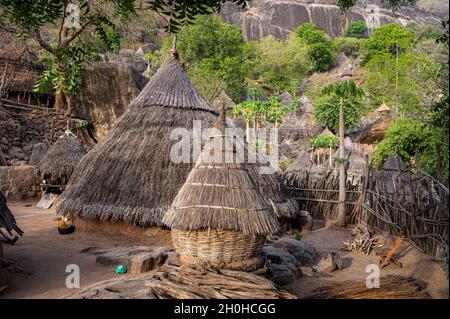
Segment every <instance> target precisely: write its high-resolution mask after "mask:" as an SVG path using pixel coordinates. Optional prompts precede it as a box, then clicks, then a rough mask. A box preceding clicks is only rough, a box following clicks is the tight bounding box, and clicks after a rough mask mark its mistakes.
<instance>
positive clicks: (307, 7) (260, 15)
mask: <svg viewBox="0 0 450 319" xmlns="http://www.w3.org/2000/svg"><path fill="white" fill-rule="evenodd" d="M336 3H337V1H336V0H281V1H280V0H258V1H250V2H248V4H247V6H246V8H245V9H241V8H239V7H238V6H236V5H234V4H231V3H229V4H226V5H225V6H224V7H223V9H222V10H221V13H220V15H221V16H222V18H223V19H224V20H225V21H226V22H228V23H231V24H234V25H237V26H239V27H240V28H241V29H242V31H243V34H244V37H245V39H246V40H258V39H260V38H262V37H264V36H267V35H273V36H275V37H285V36H286V35H287V34H289V33H290V32H292V31H293V30H295V29H296V28H297V27H298V26H299V25H300V24H302V23H305V22H313V23H315V24H316V25H317V27H318V28H319V29H320V30H323V31H325V32H326V33H327V34H328V35H329V36H340V35H342V34H343V32H344V31H345V29H346V27H347V25H348V23H349V22H350V21H355V20H366V21H369V19H370V18H371V13H370V12H369V10H366V4H365V3H364V1H360V2H359V5H358V6H356V7H354V8H352V9H351V10H348V11H347V12H346V13H341V11H340V9H339V7H338V6H336ZM370 3H371V4H377V5H378V6H379V7H380V11H379V22H380V24H386V23H390V22H395V23H398V24H400V25H406V24H407V23H408V22H410V21H415V22H417V23H421V24H429V23H430V24H439V23H440V18H439V17H437V16H435V15H433V14H430V13H426V12H424V11H422V10H419V9H417V8H412V7H407V8H402V9H400V10H398V12H396V13H393V12H392V11H390V10H388V9H385V8H383V7H382V4H381V3H380V1H379V0H374V1H370Z"/></svg>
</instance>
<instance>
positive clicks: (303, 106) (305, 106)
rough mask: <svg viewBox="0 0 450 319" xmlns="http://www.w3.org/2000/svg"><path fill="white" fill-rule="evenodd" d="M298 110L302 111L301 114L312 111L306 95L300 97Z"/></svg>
mask: <svg viewBox="0 0 450 319" xmlns="http://www.w3.org/2000/svg"><path fill="white" fill-rule="evenodd" d="M300 111H302V113H303V114H306V113H312V111H313V105H312V103H311V100H310V99H309V98H308V97H307V96H306V95H302V96H301V97H300Z"/></svg>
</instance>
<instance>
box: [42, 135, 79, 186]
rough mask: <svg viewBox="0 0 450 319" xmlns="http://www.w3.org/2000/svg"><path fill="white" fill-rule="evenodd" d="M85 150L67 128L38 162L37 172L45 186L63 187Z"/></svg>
mask: <svg viewBox="0 0 450 319" xmlns="http://www.w3.org/2000/svg"><path fill="white" fill-rule="evenodd" d="M86 153H87V151H86V149H85V148H84V146H83V144H81V143H80V141H79V140H78V139H77V137H76V136H75V135H74V134H73V133H72V132H70V131H69V130H67V131H66V132H65V133H64V134H63V135H61V136H60V137H59V138H58V140H57V141H56V142H55V143H54V144H53V145H52V146H51V147H50V148H49V149H48V151H47V152H46V153H45V155H44V157H43V158H42V160H41V161H40V162H39V165H38V167H39V172H40V174H41V178H42V181H43V184H45V185H47V187H56V188H58V187H59V188H61V189H64V186H65V185H67V183H68V182H69V179H70V177H71V176H72V173H73V172H74V170H75V168H76V167H77V165H78V163H79V162H80V160H81V159H82V158H83V156H84V155H86Z"/></svg>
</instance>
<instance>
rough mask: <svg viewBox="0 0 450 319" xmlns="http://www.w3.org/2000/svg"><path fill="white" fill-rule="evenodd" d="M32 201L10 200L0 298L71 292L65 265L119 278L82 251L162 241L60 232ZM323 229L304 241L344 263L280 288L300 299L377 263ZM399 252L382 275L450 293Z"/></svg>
mask: <svg viewBox="0 0 450 319" xmlns="http://www.w3.org/2000/svg"><path fill="white" fill-rule="evenodd" d="M35 204H36V203H35V202H11V203H8V206H9V207H10V209H11V210H12V212H13V214H14V215H15V217H16V220H17V222H18V224H19V226H20V227H21V228H22V229H23V230H24V232H25V234H24V236H23V237H22V238H20V239H19V241H17V243H16V244H15V245H13V246H9V245H5V246H4V258H5V259H6V261H7V263H9V264H10V265H8V266H7V267H5V268H3V269H2V270H1V272H0V286H1V285H5V284H6V285H7V286H8V289H7V290H6V292H5V293H3V294H1V295H0V298H61V297H64V296H65V295H68V294H70V293H73V289H67V288H66V287H65V280H66V276H67V275H68V273H66V272H65V270H66V266H67V265H69V264H77V265H78V266H79V267H80V273H81V276H80V277H81V287H84V286H86V285H89V284H92V283H95V282H98V281H101V280H106V279H110V278H114V277H116V276H118V275H117V274H115V272H114V270H115V269H114V267H112V266H101V265H98V264H96V263H95V256H93V255H91V254H84V253H81V250H82V249H84V248H86V247H90V246H95V247H100V248H108V247H113V246H123V245H132V244H133V245H136V244H139V245H140V244H143V245H152V244H155V245H160V244H161V242H160V240H158V239H156V238H155V239H154V240H153V239H151V238H149V239H145V240H144V239H142V238H130V237H125V236H119V235H115V236H105V235H98V234H93V233H84V232H77V231H75V233H73V234H70V235H64V236H62V235H59V234H58V232H57V229H56V225H57V221H56V214H55V211H54V210H53V209H50V210H42V209H38V208H36V206H35ZM321 227H322V225H321V224H320V223H319V222H316V226H315V228H316V230H314V231H313V232H311V233H309V234H305V235H304V236H303V238H302V240H303V241H305V242H307V243H309V244H311V245H312V246H313V247H314V248H315V249H316V250H317V252H318V253H319V254H320V255H321V256H324V255H326V254H327V253H329V252H337V253H339V255H340V256H341V257H342V259H343V262H344V265H343V266H344V269H342V270H340V271H336V272H333V273H332V275H331V276H330V277H327V278H312V277H302V278H300V279H299V280H298V281H297V282H296V283H294V284H292V285H289V286H287V287H284V288H286V289H287V290H289V291H291V292H293V293H295V294H296V295H297V296H299V298H302V297H305V296H307V295H308V293H310V292H311V291H312V290H313V289H315V288H317V287H321V286H328V285H332V284H333V283H336V282H340V281H344V280H362V281H365V278H366V276H367V274H366V272H365V269H366V266H367V265H368V264H376V263H377V262H378V258H379V257H377V256H375V255H374V254H373V253H371V254H370V255H369V256H362V255H355V254H351V253H347V252H343V251H341V250H340V248H341V246H342V242H343V241H346V240H348V239H351V238H352V236H351V235H350V233H349V231H347V232H345V231H336V230H330V229H323V228H321ZM317 228H319V229H317ZM399 253H400V261H401V263H402V264H403V268H401V269H398V268H395V267H393V266H392V265H390V266H387V267H386V268H384V269H383V270H382V272H381V275H382V276H385V275H389V274H398V275H403V276H411V277H414V278H416V279H420V280H422V281H424V282H426V283H427V291H428V292H429V293H430V295H431V296H432V297H433V298H448V297H449V294H448V279H447V277H446V275H445V273H444V272H443V271H442V268H441V266H440V264H439V263H437V262H433V261H431V260H429V259H428V258H427V257H426V256H424V255H423V254H421V253H420V252H418V251H417V250H416V249H414V248H412V247H411V246H410V245H408V244H403V245H402V246H401V247H400V249H399ZM121 276H126V275H121Z"/></svg>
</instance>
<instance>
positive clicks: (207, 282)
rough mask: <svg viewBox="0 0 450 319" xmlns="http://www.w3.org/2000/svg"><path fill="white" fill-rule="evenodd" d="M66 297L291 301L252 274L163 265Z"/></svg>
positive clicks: (265, 281) (272, 284)
mask: <svg viewBox="0 0 450 319" xmlns="http://www.w3.org/2000/svg"><path fill="white" fill-rule="evenodd" d="M68 298H82V299H117V298H120V299H122V298H133V299H204V298H206V299H210V298H213V299H231V298H232V299H249V298H256V299H293V298H296V297H295V296H294V295H292V294H290V293H289V292H287V291H284V290H281V289H279V288H278V287H277V286H276V285H275V284H274V283H273V282H271V281H270V280H268V279H266V278H264V277H263V276H258V275H255V274H252V273H247V272H242V271H234V270H225V269H215V268H205V267H201V266H175V265H167V264H166V265H163V266H162V267H161V268H159V269H157V270H156V271H154V272H150V273H148V274H146V275H136V276H127V277H119V278H115V279H111V280H106V281H103V282H99V283H96V284H94V285H91V286H88V287H86V288H84V289H83V290H82V291H80V292H77V293H76V294H74V295H71V296H68Z"/></svg>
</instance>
